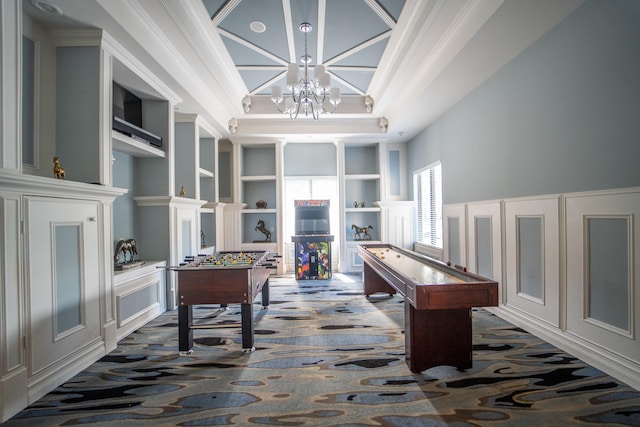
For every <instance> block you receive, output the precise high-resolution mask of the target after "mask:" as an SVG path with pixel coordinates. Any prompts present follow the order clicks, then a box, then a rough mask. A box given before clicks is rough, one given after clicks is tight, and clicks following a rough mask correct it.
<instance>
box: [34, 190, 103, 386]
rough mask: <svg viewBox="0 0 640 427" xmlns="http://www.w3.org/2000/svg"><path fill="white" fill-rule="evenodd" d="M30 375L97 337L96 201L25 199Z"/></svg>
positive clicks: (98, 318)
mask: <svg viewBox="0 0 640 427" xmlns="http://www.w3.org/2000/svg"><path fill="white" fill-rule="evenodd" d="M27 218H28V223H27V227H28V229H27V251H28V255H29V257H28V261H27V263H28V283H29V288H28V292H29V316H30V324H29V337H30V340H29V341H30V357H31V374H36V373H38V372H39V371H40V370H42V369H44V368H46V367H47V366H50V365H51V364H54V363H56V362H58V361H61V360H62V359H64V358H65V357H66V356H68V355H70V354H72V353H74V352H75V351H78V350H80V349H82V348H83V347H84V346H86V345H88V344H90V343H92V342H94V341H96V340H99V339H100V338H101V334H100V292H99V291H100V275H99V272H100V269H99V259H100V258H99V240H98V220H97V218H98V204H97V203H96V202H81V201H74V200H67V199H55V198H28V199H27Z"/></svg>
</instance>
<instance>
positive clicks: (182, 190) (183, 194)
mask: <svg viewBox="0 0 640 427" xmlns="http://www.w3.org/2000/svg"><path fill="white" fill-rule="evenodd" d="M186 194H187V193H186V192H185V191H184V185H183V186H182V187H180V197H184V196H185V195H186Z"/></svg>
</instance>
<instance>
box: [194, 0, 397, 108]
mask: <svg viewBox="0 0 640 427" xmlns="http://www.w3.org/2000/svg"><path fill="white" fill-rule="evenodd" d="M202 1H203V4H204V5H205V8H206V10H207V12H208V13H209V14H210V15H212V21H213V22H214V23H217V25H218V27H217V30H218V31H219V33H220V35H221V36H222V40H223V41H224V44H225V47H226V49H227V50H228V52H229V55H230V57H231V59H232V61H233V62H234V64H235V65H236V67H237V69H238V72H239V74H240V77H241V78H242V81H243V82H244V83H245V86H246V88H247V93H250V94H252V95H256V94H263V95H266V94H268V93H269V87H266V86H265V85H267V83H268V86H271V84H272V83H273V82H270V80H271V79H273V78H274V77H275V76H277V75H278V71H277V70H276V71H274V70H273V69H269V70H265V69H264V67H265V66H269V67H270V66H277V67H279V71H280V72H281V73H284V72H285V71H286V66H287V64H288V63H289V62H292V61H295V62H296V63H298V64H300V65H302V64H301V60H300V58H301V57H302V56H303V55H304V52H305V34H304V33H302V32H301V31H300V30H299V26H300V24H301V23H303V22H309V23H310V24H311V25H312V26H313V29H312V31H311V32H309V33H307V34H306V36H307V53H308V55H310V56H311V57H312V60H311V63H310V64H309V66H310V73H312V72H313V66H314V65H316V64H318V63H327V62H328V61H331V60H332V59H333V60H334V62H335V63H332V62H329V63H328V64H327V68H328V71H329V72H330V73H334V74H335V75H337V76H340V77H341V78H342V79H344V80H345V81H346V84H344V85H342V84H340V85H338V83H337V82H332V85H333V86H340V88H341V91H342V93H343V94H345V95H349V94H358V95H363V94H366V92H367V90H368V87H369V83H370V82H371V80H372V78H373V75H374V73H375V70H376V68H377V66H378V63H379V62H380V59H381V58H382V55H383V54H384V50H385V49H386V47H387V44H388V40H389V37H390V35H391V30H392V26H393V23H394V20H396V19H397V17H398V16H399V15H400V13H401V11H402V8H403V6H404V4H405V0H386V1H374V0H326V1H322V2H321V1H318V0H290V1H289V2H283V1H282V0H232V1H227V2H224V1H222V0H202ZM283 4H286V5H288V6H289V8H290V9H289V10H287V11H285V10H283ZM319 16H322V17H323V20H322V22H318V17H319ZM252 22H260V23H262V24H264V31H263V32H255V31H253V30H252V29H251V27H250V26H251V23H252ZM287 30H288V31H287ZM381 35H384V36H383V37H380V36H381ZM318 37H323V39H322V40H321V41H320V43H319V42H318ZM292 48H293V49H295V52H292V51H290V49H292ZM318 48H321V49H322V51H321V52H322V55H321V56H319V55H318V52H319V51H318ZM332 66H335V67H336V69H335V70H334V69H332ZM344 67H350V69H349V70H345V69H344ZM353 67H364V68H365V69H363V70H354V69H352V68H353ZM252 68H254V69H253V70H252ZM277 84H279V85H280V86H282V87H284V79H280V81H279V82H277ZM354 87H355V88H357V89H356V90H354V89H353V88H354ZM257 88H260V90H256V89H257ZM285 91H286V89H285Z"/></svg>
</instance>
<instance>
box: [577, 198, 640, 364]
mask: <svg viewBox="0 0 640 427" xmlns="http://www.w3.org/2000/svg"><path fill="white" fill-rule="evenodd" d="M565 205H566V206H565V221H566V257H567V271H566V276H567V280H566V282H567V286H566V292H567V331H568V332H569V333H571V334H574V335H576V336H578V337H580V338H582V339H585V340H588V341H590V342H592V343H594V345H595V346H598V347H601V348H603V349H615V351H616V352H617V353H618V354H620V355H621V356H624V357H628V358H630V359H633V360H635V361H636V362H639V363H640V356H639V353H638V349H639V348H640V343H639V342H638V331H640V315H639V314H638V312H639V310H640V281H639V280H638V276H637V272H638V271H640V252H639V251H638V248H640V234H638V231H637V230H638V229H639V226H640V220H639V218H640V190H637V189H636V190H629V191H628V192H613V193H612V192H601V193H592V192H590V193H577V194H569V195H567V196H566V197H565Z"/></svg>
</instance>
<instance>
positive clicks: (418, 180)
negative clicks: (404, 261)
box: [413, 162, 442, 248]
mask: <svg viewBox="0 0 640 427" xmlns="http://www.w3.org/2000/svg"><path fill="white" fill-rule="evenodd" d="M413 194H414V197H415V199H416V204H417V206H418V227H417V229H418V236H417V240H418V242H420V243H423V244H425V245H430V246H435V247H438V248H442V167H441V165H440V162H438V163H435V164H432V165H430V166H428V167H426V168H424V169H422V170H420V171H418V172H415V173H414V174H413Z"/></svg>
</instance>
